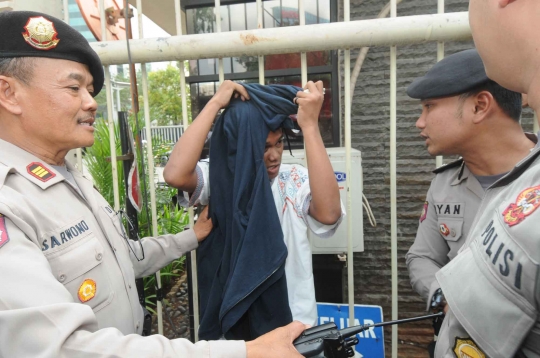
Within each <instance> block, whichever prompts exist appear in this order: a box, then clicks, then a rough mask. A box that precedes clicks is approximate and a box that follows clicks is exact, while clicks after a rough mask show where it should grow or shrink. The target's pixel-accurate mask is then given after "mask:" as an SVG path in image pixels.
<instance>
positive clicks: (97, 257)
mask: <svg viewBox="0 0 540 358" xmlns="http://www.w3.org/2000/svg"><path fill="white" fill-rule="evenodd" d="M102 258H103V255H102V254H100V253H98V254H96V260H98V261H101V259H102Z"/></svg>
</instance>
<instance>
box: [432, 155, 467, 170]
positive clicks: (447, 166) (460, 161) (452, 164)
mask: <svg viewBox="0 0 540 358" xmlns="http://www.w3.org/2000/svg"><path fill="white" fill-rule="evenodd" d="M461 164H463V158H459V159H458V160H454V161H453V162H450V163H448V164H445V165H441V166H440V167H438V168H437V169H435V170H434V171H433V173H435V174H440V173H442V172H444V171H445V170H448V169H451V168H455V167H459V166H460V165H461Z"/></svg>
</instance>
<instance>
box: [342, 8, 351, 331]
mask: <svg viewBox="0 0 540 358" xmlns="http://www.w3.org/2000/svg"><path fill="white" fill-rule="evenodd" d="M350 20H351V5H350V0H344V1H343V21H344V22H349V21H350ZM344 55H345V58H344V60H345V63H344V66H345V68H344V71H343V77H344V83H343V84H344V91H345V93H344V94H345V118H344V121H345V172H346V176H347V178H346V180H345V190H346V191H347V208H346V210H347V213H351V210H352V208H351V201H352V193H351V185H350V181H351V178H352V177H351V136H352V132H351V50H350V48H346V49H345V51H344ZM346 218H347V286H348V294H347V296H348V299H349V326H352V325H354V256H353V237H352V215H350V214H349V215H347V216H346Z"/></svg>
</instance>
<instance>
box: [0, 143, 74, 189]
mask: <svg viewBox="0 0 540 358" xmlns="http://www.w3.org/2000/svg"><path fill="white" fill-rule="evenodd" d="M0 153H2V154H0V163H2V164H4V165H6V166H7V167H10V168H13V169H15V170H16V171H17V173H18V174H20V175H21V176H23V177H24V178H26V179H28V180H29V181H31V182H32V183H34V184H35V185H37V186H39V187H40V188H41V189H43V190H45V189H47V188H49V187H50V186H52V185H54V184H56V183H59V182H61V181H63V180H64V179H65V178H64V177H63V176H62V174H60V173H59V172H58V171H56V170H54V168H53V167H52V166H51V165H49V164H46V163H45V162H44V161H42V160H41V159H39V158H38V157H36V156H35V155H33V154H31V153H29V152H27V151H25V150H24V149H22V148H20V147H17V146H16V145H14V144H12V143H9V142H6V141H5V140H2V139H0ZM68 168H69V167H68Z"/></svg>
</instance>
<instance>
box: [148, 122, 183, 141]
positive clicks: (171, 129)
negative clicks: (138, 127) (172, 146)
mask: <svg viewBox="0 0 540 358" xmlns="http://www.w3.org/2000/svg"><path fill="white" fill-rule="evenodd" d="M150 133H152V139H158V140H159V141H161V142H164V143H176V142H177V141H178V139H180V137H181V136H182V134H183V133H184V126H182V125H177V126H156V127H150ZM141 139H142V140H146V127H145V128H143V129H142V131H141Z"/></svg>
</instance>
